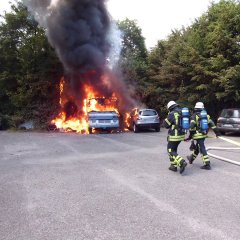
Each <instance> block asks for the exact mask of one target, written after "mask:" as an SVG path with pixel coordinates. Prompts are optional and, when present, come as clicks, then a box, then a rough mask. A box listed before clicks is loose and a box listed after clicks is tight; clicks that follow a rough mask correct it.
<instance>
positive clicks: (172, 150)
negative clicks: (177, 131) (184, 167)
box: [167, 141, 183, 167]
mask: <svg viewBox="0 0 240 240" xmlns="http://www.w3.org/2000/svg"><path fill="white" fill-rule="evenodd" d="M180 142H181V141H168V145H167V151H168V155H169V159H170V162H171V164H172V165H174V166H175V167H179V166H180V165H181V161H182V160H183V158H182V157H181V156H179V155H178V154H177V149H178V145H179V144H180Z"/></svg>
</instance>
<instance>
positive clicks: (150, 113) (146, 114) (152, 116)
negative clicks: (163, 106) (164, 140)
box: [129, 108, 160, 133]
mask: <svg viewBox="0 0 240 240" xmlns="http://www.w3.org/2000/svg"><path fill="white" fill-rule="evenodd" d="M129 121H130V123H129V126H130V129H132V130H133V132H135V133H137V132H139V131H140V130H141V129H154V130H155V131H156V132H160V119H159V115H158V113H157V111H156V110H154V109H147V108H142V109H139V108H134V109H133V110H132V111H131V113H130V118H129Z"/></svg>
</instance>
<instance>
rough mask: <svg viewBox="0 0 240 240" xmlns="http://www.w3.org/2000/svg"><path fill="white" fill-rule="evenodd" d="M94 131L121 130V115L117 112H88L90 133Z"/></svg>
mask: <svg viewBox="0 0 240 240" xmlns="http://www.w3.org/2000/svg"><path fill="white" fill-rule="evenodd" d="M93 129H103V130H108V131H110V130H114V129H119V115H118V113H116V112H115V111H91V112H88V131H89V133H90V134H91V133H92V132H93Z"/></svg>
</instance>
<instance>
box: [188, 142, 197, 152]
mask: <svg viewBox="0 0 240 240" xmlns="http://www.w3.org/2000/svg"><path fill="white" fill-rule="evenodd" d="M189 149H190V151H194V150H197V145H196V144H195V143H194V140H192V142H191V145H190V147H189Z"/></svg>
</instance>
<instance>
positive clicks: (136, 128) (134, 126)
mask: <svg viewBox="0 0 240 240" xmlns="http://www.w3.org/2000/svg"><path fill="white" fill-rule="evenodd" d="M133 132H135V133H137V132H138V127H137V125H136V124H135V123H134V124H133Z"/></svg>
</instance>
